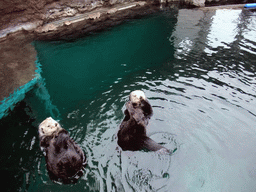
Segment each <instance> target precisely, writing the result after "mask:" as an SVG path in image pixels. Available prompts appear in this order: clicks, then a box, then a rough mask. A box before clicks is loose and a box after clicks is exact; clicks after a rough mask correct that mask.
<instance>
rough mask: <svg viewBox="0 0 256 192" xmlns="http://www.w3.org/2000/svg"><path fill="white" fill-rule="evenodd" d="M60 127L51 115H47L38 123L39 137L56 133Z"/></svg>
mask: <svg viewBox="0 0 256 192" xmlns="http://www.w3.org/2000/svg"><path fill="white" fill-rule="evenodd" d="M62 129H63V128H61V126H60V124H59V123H58V122H57V121H55V120H54V119H53V118H51V117H48V118H47V119H45V120H44V121H43V122H42V123H41V124H40V125H39V128H38V131H39V137H43V136H51V135H53V134H54V133H58V132H59V131H60V130H62Z"/></svg>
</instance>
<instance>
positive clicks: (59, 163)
mask: <svg viewBox="0 0 256 192" xmlns="http://www.w3.org/2000/svg"><path fill="white" fill-rule="evenodd" d="M38 132H39V139H40V147H41V149H42V151H43V152H44V155H45V161H46V164H47V170H48V174H49V177H50V178H51V180H53V181H60V182H62V183H64V184H68V183H75V182H77V180H78V178H79V177H80V176H82V175H83V168H84V167H85V165H86V157H85V155H84V152H83V150H82V149H81V148H80V147H79V146H78V145H77V144H76V143H75V142H74V141H73V140H72V139H71V138H70V137H69V134H68V132H67V131H66V130H65V129H63V128H62V127H61V126H60V124H59V123H58V122H57V121H55V120H54V119H52V118H51V117H49V118H47V119H45V120H44V121H43V122H42V123H41V124H40V125H39V129H38Z"/></svg>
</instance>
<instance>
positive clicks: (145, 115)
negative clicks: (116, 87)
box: [117, 90, 169, 153]
mask: <svg viewBox="0 0 256 192" xmlns="http://www.w3.org/2000/svg"><path fill="white" fill-rule="evenodd" d="M124 114H125V117H124V119H123V121H122V123H121V125H120V129H119V131H118V133H117V137H118V141H117V143H118V145H119V146H120V147H121V148H122V149H123V150H124V151H125V150H130V151H137V150H141V149H147V150H150V151H161V152H164V153H169V150H168V149H166V148H165V147H163V146H161V145H160V144H158V143H156V142H155V141H153V140H152V139H150V138H149V137H148V136H147V134H146V127H147V125H148V122H149V119H150V118H151V116H152V115H153V110H152V107H151V105H150V103H149V102H148V100H147V98H146V96H145V94H144V92H143V91H140V90H136V91H133V92H131V94H130V96H129V101H128V102H127V103H126V110H125V111H124Z"/></svg>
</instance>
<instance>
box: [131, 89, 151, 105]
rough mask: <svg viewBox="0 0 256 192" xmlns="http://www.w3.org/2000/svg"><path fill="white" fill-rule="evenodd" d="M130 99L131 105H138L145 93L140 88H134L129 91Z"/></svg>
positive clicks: (144, 98)
mask: <svg viewBox="0 0 256 192" xmlns="http://www.w3.org/2000/svg"><path fill="white" fill-rule="evenodd" d="M129 98H130V101H131V102H132V104H133V105H135V106H138V105H140V104H141V101H142V100H146V99H147V98H146V95H145V93H144V92H143V91H141V90H136V91H133V92H131V93H130V97H129Z"/></svg>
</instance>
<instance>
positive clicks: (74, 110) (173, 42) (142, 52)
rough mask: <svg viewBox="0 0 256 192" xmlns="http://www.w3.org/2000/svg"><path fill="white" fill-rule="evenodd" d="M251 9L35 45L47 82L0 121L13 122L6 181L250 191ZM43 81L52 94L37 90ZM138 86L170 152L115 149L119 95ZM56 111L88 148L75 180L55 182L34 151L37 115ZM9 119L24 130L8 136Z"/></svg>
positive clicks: (39, 185) (254, 40) (253, 156)
mask: <svg viewBox="0 0 256 192" xmlns="http://www.w3.org/2000/svg"><path fill="white" fill-rule="evenodd" d="M255 16H256V14H255V12H251V11H248V10H196V9H194V10H186V9H184V10H170V11H166V12H161V13H158V14H155V15H152V16H149V17H147V18H143V19H140V20H134V21H130V22H128V23H127V24H125V25H121V26H118V27H115V28H113V29H111V30H108V31H105V32H102V33H100V34H94V35H92V36H90V37H86V38H84V39H81V40H78V41H75V42H69V43H63V42H53V43H42V42H37V43H36V47H37V49H38V51H39V60H40V62H41V64H42V70H43V73H42V77H43V78H44V83H43V84H42V85H43V88H42V87H41V88H40V86H39V87H38V88H35V89H34V90H32V91H30V92H29V93H28V94H27V95H26V98H25V100H24V101H23V102H22V103H21V104H19V105H18V106H17V107H16V109H15V110H14V111H13V112H12V113H10V115H9V116H8V117H6V118H4V119H2V120H1V121H0V126H1V127H9V129H8V131H6V132H4V135H6V137H5V138H6V139H5V140H4V141H3V142H2V146H3V145H5V146H7V147H8V148H6V149H8V150H5V153H4V156H2V158H1V163H2V162H5V163H2V165H4V166H3V167H2V170H5V172H6V173H8V174H7V175H9V177H10V178H12V179H13V181H14V180H15V181H16V182H15V183H16V185H15V186H12V187H15V188H16V189H19V190H26V189H27V190H31V191H75V190H79V191H83V190H84V191H132V190H134V191H254V190H255V187H256V164H255V162H256V151H255V149H254V148H255V144H256V129H255V127H256V110H255V107H254V105H255V97H256V68H255V61H256V36H255V34H256V33H255V32H256V17H255ZM98 56H99V57H98ZM40 89H41V93H43V92H44V93H45V94H43V95H49V96H48V97H47V99H45V100H44V99H42V97H38V95H37V93H38V91H40ZM135 89H142V90H143V91H145V93H146V96H147V97H148V99H149V101H150V103H151V104H152V106H153V110H154V115H153V117H152V119H151V120H150V123H149V127H148V135H149V136H150V137H151V138H152V139H154V140H155V141H157V142H159V143H161V144H162V145H164V146H165V147H166V148H168V149H170V150H171V151H174V153H173V154H172V155H171V156H168V155H159V154H157V153H154V152H143V151H138V152H129V151H126V152H121V150H120V149H119V148H118V147H117V143H116V141H117V139H116V132H117V130H118V126H119V124H120V123H121V121H122V118H123V111H124V104H125V102H126V100H127V97H128V95H129V93H130V92H131V91H132V90H135ZM45 104H46V105H52V107H49V109H50V110H49V109H46V108H45V107H42V106H45ZM56 109H57V110H58V113H56V116H58V118H59V119H60V123H61V124H62V125H63V127H64V128H66V129H68V130H69V132H70V134H71V136H72V137H73V138H74V139H75V141H76V142H77V143H78V144H80V145H81V147H82V148H83V149H84V150H85V151H86V156H87V157H88V166H87V167H86V173H85V175H84V176H83V177H82V178H81V179H80V180H79V182H78V183H77V184H75V185H58V184H54V183H52V182H51V181H50V180H49V178H48V175H47V172H46V167H45V162H44V158H43V156H42V154H41V152H40V151H39V146H38V139H37V133H36V128H37V126H38V123H39V122H40V120H41V119H44V118H45V117H46V116H47V115H49V113H50V111H56ZM16 117H17V119H16ZM11 119H12V120H11ZM13 119H15V120H13ZM11 121H13V123H12V124H11ZM10 125H11V126H10ZM11 128H12V130H16V129H17V130H19V131H17V132H16V131H15V132H13V133H12V134H10V133H9V132H10V130H11ZM7 138H8V139H7ZM22 146H27V147H25V148H23V147H22ZM2 150H4V148H3V149H2ZM23 151H24V152H23ZM10 162H13V163H12V166H10V165H9V163H10ZM20 167H22V168H20ZM17 170H18V171H17Z"/></svg>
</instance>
